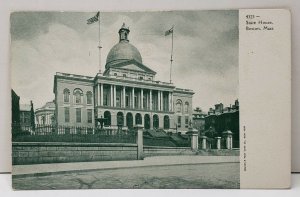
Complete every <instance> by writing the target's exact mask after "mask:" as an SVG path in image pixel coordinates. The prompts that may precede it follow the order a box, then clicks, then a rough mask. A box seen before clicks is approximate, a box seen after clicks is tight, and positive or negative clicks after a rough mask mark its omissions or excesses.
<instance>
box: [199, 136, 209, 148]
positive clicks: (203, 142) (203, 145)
mask: <svg viewBox="0 0 300 197" xmlns="http://www.w3.org/2000/svg"><path fill="white" fill-rule="evenodd" d="M200 138H201V139H202V140H201V144H202V147H201V148H202V149H206V139H207V137H206V136H201V137H200Z"/></svg>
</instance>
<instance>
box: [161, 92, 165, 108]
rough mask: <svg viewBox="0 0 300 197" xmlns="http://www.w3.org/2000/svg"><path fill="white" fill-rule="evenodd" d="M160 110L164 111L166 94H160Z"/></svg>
mask: <svg viewBox="0 0 300 197" xmlns="http://www.w3.org/2000/svg"><path fill="white" fill-rule="evenodd" d="M160 110H161V111H163V110H164V92H160Z"/></svg>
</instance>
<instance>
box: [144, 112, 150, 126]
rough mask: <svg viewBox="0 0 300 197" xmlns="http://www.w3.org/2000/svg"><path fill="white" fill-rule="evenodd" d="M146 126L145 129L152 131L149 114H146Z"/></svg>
mask: <svg viewBox="0 0 300 197" xmlns="http://www.w3.org/2000/svg"><path fill="white" fill-rule="evenodd" d="M144 126H145V129H150V116H149V114H145V116H144Z"/></svg>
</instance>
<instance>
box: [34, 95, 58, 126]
mask: <svg viewBox="0 0 300 197" xmlns="http://www.w3.org/2000/svg"><path fill="white" fill-rule="evenodd" d="M35 120H36V124H39V125H55V104H54V101H50V102H47V103H46V104H45V105H43V106H42V107H41V108H38V109H36V111H35Z"/></svg>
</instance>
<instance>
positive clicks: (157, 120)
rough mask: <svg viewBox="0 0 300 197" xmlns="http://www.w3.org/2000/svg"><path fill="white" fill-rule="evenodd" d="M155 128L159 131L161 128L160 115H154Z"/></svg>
mask: <svg viewBox="0 0 300 197" xmlns="http://www.w3.org/2000/svg"><path fill="white" fill-rule="evenodd" d="M153 128H154V129H158V128H159V118H158V115H156V114H155V115H153Z"/></svg>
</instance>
